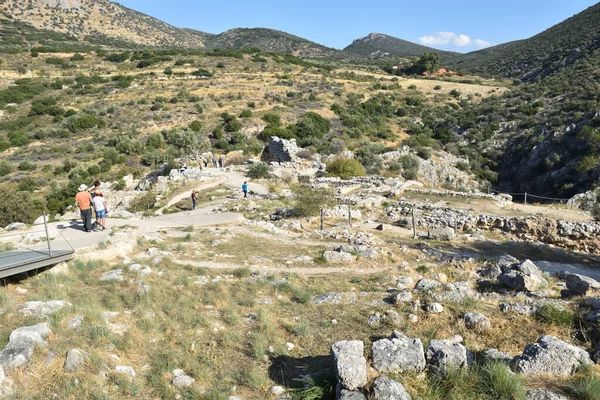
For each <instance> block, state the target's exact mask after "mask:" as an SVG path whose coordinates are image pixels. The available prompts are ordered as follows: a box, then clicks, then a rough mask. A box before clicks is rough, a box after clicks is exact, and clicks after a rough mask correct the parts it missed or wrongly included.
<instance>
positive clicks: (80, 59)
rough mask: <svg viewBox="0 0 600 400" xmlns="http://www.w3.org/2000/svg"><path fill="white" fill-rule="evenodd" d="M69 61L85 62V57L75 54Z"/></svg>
mask: <svg viewBox="0 0 600 400" xmlns="http://www.w3.org/2000/svg"><path fill="white" fill-rule="evenodd" d="M69 60H70V61H83V60H85V57H84V56H82V55H81V54H79V53H75V54H73V57H71V58H69Z"/></svg>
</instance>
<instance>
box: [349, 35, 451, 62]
mask: <svg viewBox="0 0 600 400" xmlns="http://www.w3.org/2000/svg"><path fill="white" fill-rule="evenodd" d="M344 51H347V52H350V53H354V54H358V55H360V56H363V57H371V58H375V57H383V56H397V57H417V56H420V55H421V54H423V53H438V54H439V55H441V56H451V55H454V54H456V53H453V52H450V51H443V50H438V49H434V48H431V47H427V46H422V45H420V44H416V43H413V42H409V41H407V40H403V39H398V38H396V37H393V36H389V35H385V34H382V33H370V34H368V35H367V36H365V37H362V38H359V39H356V40H355V41H354V42H352V44H351V45H349V46H347V47H346V48H345V49H344Z"/></svg>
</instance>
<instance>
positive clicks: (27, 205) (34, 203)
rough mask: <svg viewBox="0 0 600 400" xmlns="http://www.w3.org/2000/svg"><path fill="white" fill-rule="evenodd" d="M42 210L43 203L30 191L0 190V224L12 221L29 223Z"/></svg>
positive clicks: (3, 224)
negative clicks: (33, 196)
mask: <svg viewBox="0 0 600 400" xmlns="http://www.w3.org/2000/svg"><path fill="white" fill-rule="evenodd" d="M43 211H44V205H43V204H42V202H41V201H39V200H38V199H36V198H32V196H31V193H27V192H20V191H16V190H0V226H6V225H9V224H12V223H13V222H23V223H26V224H31V223H33V221H35V219H36V218H37V217H39V216H40V215H42V212H43Z"/></svg>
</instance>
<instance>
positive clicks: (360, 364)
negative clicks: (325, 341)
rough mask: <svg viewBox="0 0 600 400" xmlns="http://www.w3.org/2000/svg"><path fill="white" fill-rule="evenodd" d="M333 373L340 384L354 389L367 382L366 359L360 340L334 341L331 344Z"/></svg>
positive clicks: (348, 388)
mask: <svg viewBox="0 0 600 400" xmlns="http://www.w3.org/2000/svg"><path fill="white" fill-rule="evenodd" d="M331 354H332V356H333V361H334V368H335V373H336V376H337V378H338V382H339V383H340V385H341V386H342V387H343V388H344V389H347V390H356V389H359V388H362V387H363V386H365V385H366V384H367V360H366V359H365V357H364V344H363V342H362V341H360V340H351V341H341V342H336V343H334V344H333V346H331Z"/></svg>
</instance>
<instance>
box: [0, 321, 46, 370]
mask: <svg viewBox="0 0 600 400" xmlns="http://www.w3.org/2000/svg"><path fill="white" fill-rule="evenodd" d="M50 333H51V332H50V327H49V326H48V323H46V322H44V323H41V324H37V325H33V326H24V327H21V328H17V329H15V330H14V331H12V333H11V334H10V336H9V338H8V344H7V345H6V347H5V348H4V350H2V352H0V365H2V366H3V367H4V368H17V367H20V366H22V365H24V364H26V363H27V362H28V361H29V359H30V358H31V356H32V355H33V350H34V349H35V347H36V346H45V345H46V340H47V339H48V336H49V335H50Z"/></svg>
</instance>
